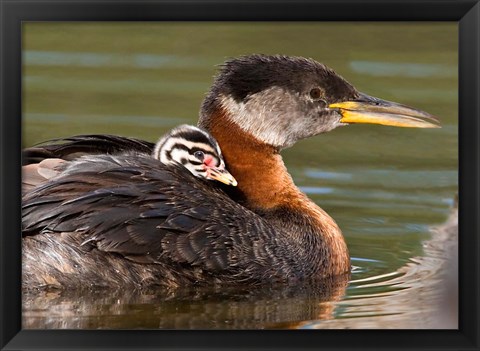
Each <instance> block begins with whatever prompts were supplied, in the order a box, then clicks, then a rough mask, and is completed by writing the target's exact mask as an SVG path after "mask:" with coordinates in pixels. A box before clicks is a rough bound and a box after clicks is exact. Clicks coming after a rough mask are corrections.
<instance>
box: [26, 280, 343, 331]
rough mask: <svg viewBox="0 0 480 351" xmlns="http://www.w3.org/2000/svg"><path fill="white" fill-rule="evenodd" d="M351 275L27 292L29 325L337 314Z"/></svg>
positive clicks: (237, 323)
mask: <svg viewBox="0 0 480 351" xmlns="http://www.w3.org/2000/svg"><path fill="white" fill-rule="evenodd" d="M348 281H349V276H348V275H345V276H340V277H336V278H332V279H328V280H323V281H322V282H318V283H316V284H311V285H301V286H298V285H295V286H286V287H285V286H277V287H255V288H251V287H250V288H247V287H243V288H242V287H232V288H226V287H216V288H194V289H175V290H141V291H140V290H133V291H131V290H130V291H128V290H127V291H126V290H116V291H112V290H96V291H91V290H85V291H78V290H73V291H50V292H40V293H39V292H30V293H26V294H24V303H23V306H24V315H23V328H27V329H30V328H33V329H36V328H47V329H50V328H53V329H62V328H68V329H71V328H74V329H77V328H80V329H91V328H94V329H104V328H108V329H117V328H120V329H123V328H125V329H135V328H153V329H157V328H161V329H177V328H179V329H210V328H218V329H259V328H260V329H263V328H280V327H281V328H284V327H286V326H289V327H292V326H293V325H295V323H300V322H302V321H305V320H316V319H320V320H324V319H332V318H334V310H335V302H337V301H339V300H340V299H342V298H343V295H344V294H345V289H346V287H347V284H348Z"/></svg>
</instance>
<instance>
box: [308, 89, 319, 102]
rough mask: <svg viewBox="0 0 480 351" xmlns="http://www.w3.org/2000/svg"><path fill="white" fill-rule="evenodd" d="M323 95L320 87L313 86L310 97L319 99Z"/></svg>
mask: <svg viewBox="0 0 480 351" xmlns="http://www.w3.org/2000/svg"><path fill="white" fill-rule="evenodd" d="M321 96H322V90H321V89H320V88H313V89H312V90H310V97H311V98H312V99H313V100H318V99H320V97H321Z"/></svg>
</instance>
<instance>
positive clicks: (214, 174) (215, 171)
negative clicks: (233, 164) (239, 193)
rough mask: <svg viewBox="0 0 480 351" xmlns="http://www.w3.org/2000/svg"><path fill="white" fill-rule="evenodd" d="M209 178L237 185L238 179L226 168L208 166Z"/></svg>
mask: <svg viewBox="0 0 480 351" xmlns="http://www.w3.org/2000/svg"><path fill="white" fill-rule="evenodd" d="M207 178H208V179H212V180H216V181H219V182H221V183H224V184H227V185H231V186H237V184H238V183H237V180H236V179H235V178H233V176H232V175H231V174H230V172H228V171H227V170H226V169H223V168H220V167H208V168H207Z"/></svg>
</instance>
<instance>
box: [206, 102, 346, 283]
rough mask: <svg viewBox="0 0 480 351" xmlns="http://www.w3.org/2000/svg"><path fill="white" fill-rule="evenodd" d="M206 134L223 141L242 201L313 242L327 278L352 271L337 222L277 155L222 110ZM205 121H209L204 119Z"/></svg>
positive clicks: (212, 120)
mask: <svg viewBox="0 0 480 351" xmlns="http://www.w3.org/2000/svg"><path fill="white" fill-rule="evenodd" d="M208 117H209V118H208V120H207V123H204V124H203V125H201V127H203V128H205V129H207V130H208V131H209V132H210V133H211V134H212V135H213V136H214V137H215V138H216V139H217V141H218V143H219V145H220V148H221V150H222V154H223V157H224V159H225V163H226V165H227V168H228V170H229V172H230V173H232V175H233V176H234V177H235V179H236V180H237V181H238V192H239V193H240V195H239V196H240V200H241V201H242V202H243V204H244V205H245V206H246V207H248V208H250V209H251V210H253V211H255V212H257V213H258V214H260V215H263V216H264V217H265V218H266V219H268V220H270V221H272V224H273V223H275V224H276V225H278V226H279V227H281V228H282V229H284V230H286V231H287V232H289V233H290V234H291V235H293V236H297V237H300V236H302V237H304V238H305V237H306V236H307V237H309V239H308V240H309V241H311V243H312V244H313V242H316V244H315V245H318V247H319V248H320V249H321V250H323V251H324V252H323V253H320V252H316V251H315V250H313V251H312V255H313V256H314V257H312V259H315V260H322V263H321V264H322V265H324V269H325V272H330V273H331V274H340V273H345V272H347V271H349V269H350V259H349V255H348V249H347V246H346V244H345V241H344V238H343V235H342V233H341V231H340V229H339V227H338V226H337V224H336V223H335V221H334V220H333V219H332V218H331V217H330V216H329V215H328V214H327V213H326V212H325V211H324V210H322V209H321V208H320V207H318V206H317V205H316V204H315V203H314V202H313V201H311V200H310V199H309V198H308V197H307V196H306V195H305V194H303V193H302V192H301V191H300V190H299V189H298V188H297V187H296V186H295V184H294V182H293V180H292V177H291V176H290V174H289V173H288V172H287V169H286V167H285V164H284V163H283V160H282V157H281V156H280V154H279V152H278V150H277V149H275V148H274V147H272V146H270V145H267V144H265V143H263V142H261V141H259V140H257V139H256V138H255V137H253V136H252V135H250V134H248V133H247V132H245V131H244V130H243V129H242V128H240V127H239V126H238V125H237V124H236V123H235V122H233V121H232V119H231V118H229V116H228V115H226V114H225V112H224V111H222V110H220V109H217V110H216V111H215V112H214V113H213V114H210V115H209V116H208ZM204 121H205V119H204Z"/></svg>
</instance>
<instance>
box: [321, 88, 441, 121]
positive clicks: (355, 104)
mask: <svg viewBox="0 0 480 351" xmlns="http://www.w3.org/2000/svg"><path fill="white" fill-rule="evenodd" d="M328 107H329V108H330V109H339V112H340V114H341V115H342V118H341V119H340V122H341V123H371V124H382V125H386V126H394V127H407V128H440V123H439V121H438V119H437V118H436V117H435V116H432V115H431V114H429V113H427V112H424V111H421V110H418V109H416V108H413V107H409V106H406V105H402V104H398V103H396V102H391V101H386V100H382V99H378V98H375V97H372V96H368V95H366V94H360V96H359V98H358V99H355V100H350V101H343V102H336V103H333V104H330V105H329V106H328Z"/></svg>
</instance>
